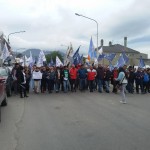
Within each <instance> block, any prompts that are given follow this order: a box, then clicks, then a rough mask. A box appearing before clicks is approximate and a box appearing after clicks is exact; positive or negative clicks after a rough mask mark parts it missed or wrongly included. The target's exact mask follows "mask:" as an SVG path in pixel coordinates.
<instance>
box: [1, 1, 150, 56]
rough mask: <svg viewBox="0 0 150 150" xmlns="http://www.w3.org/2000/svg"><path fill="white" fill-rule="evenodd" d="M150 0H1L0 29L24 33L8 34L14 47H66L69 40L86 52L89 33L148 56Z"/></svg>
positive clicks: (7, 32) (95, 43)
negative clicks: (126, 45)
mask: <svg viewBox="0 0 150 150" xmlns="http://www.w3.org/2000/svg"><path fill="white" fill-rule="evenodd" d="M149 9H150V0H125V1H123V0H0V30H1V31H3V32H4V34H5V35H6V37H8V34H9V33H12V32H17V31H23V30H25V31H26V32H25V33H18V34H13V35H11V36H10V43H11V46H12V47H13V48H15V49H16V48H17V49H18V48H40V49H54V50H59V49H66V47H65V46H61V45H69V43H70V42H71V43H72V45H73V49H74V50H76V49H77V48H78V46H79V45H81V49H80V53H85V52H86V51H87V52H88V47H89V43H90V38H91V36H92V38H93V42H94V46H95V47H96V46H97V38H96V34H97V28H96V23H95V22H94V21H92V20H89V19H86V18H83V17H79V16H76V15H75V13H79V14H82V15H84V16H87V17H90V18H93V19H95V20H96V21H97V22H98V28H99V31H98V38H99V41H98V42H99V45H100V40H101V39H104V45H105V46H106V45H108V43H109V41H112V43H113V44H122V45H123V44H124V41H123V39H124V37H125V36H127V37H128V47H129V48H132V49H134V50H138V51H140V52H143V53H147V54H149V56H150V10H149Z"/></svg>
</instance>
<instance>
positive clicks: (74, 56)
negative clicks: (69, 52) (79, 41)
mask: <svg viewBox="0 0 150 150" xmlns="http://www.w3.org/2000/svg"><path fill="white" fill-rule="evenodd" d="M80 46H81V45H80ZM80 46H79V47H78V49H77V50H76V52H75V53H74V55H73V59H76V58H77V57H79V49H80Z"/></svg>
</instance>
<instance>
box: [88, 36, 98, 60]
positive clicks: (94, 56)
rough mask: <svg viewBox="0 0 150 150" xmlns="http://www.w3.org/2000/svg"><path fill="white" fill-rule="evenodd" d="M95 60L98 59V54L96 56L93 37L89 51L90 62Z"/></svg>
mask: <svg viewBox="0 0 150 150" xmlns="http://www.w3.org/2000/svg"><path fill="white" fill-rule="evenodd" d="M95 58H97V54H96V51H95V48H94V44H93V40H92V37H91V40H90V46H89V51H88V60H92V59H95Z"/></svg>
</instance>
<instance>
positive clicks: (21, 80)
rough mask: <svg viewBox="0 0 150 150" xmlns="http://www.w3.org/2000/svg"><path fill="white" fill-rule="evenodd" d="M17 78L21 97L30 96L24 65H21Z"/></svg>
mask: <svg viewBox="0 0 150 150" xmlns="http://www.w3.org/2000/svg"><path fill="white" fill-rule="evenodd" d="M17 78H18V84H19V91H20V98H23V97H28V96H27V93H26V76H25V73H24V68H23V67H22V66H20V67H19V70H18V74H17Z"/></svg>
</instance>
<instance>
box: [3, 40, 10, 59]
mask: <svg viewBox="0 0 150 150" xmlns="http://www.w3.org/2000/svg"><path fill="white" fill-rule="evenodd" d="M8 56H10V52H9V51H8V48H7V45H6V42H5V45H4V48H3V51H2V54H1V59H2V60H3V62H4V60H5V59H6V58H7V57H8Z"/></svg>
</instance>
